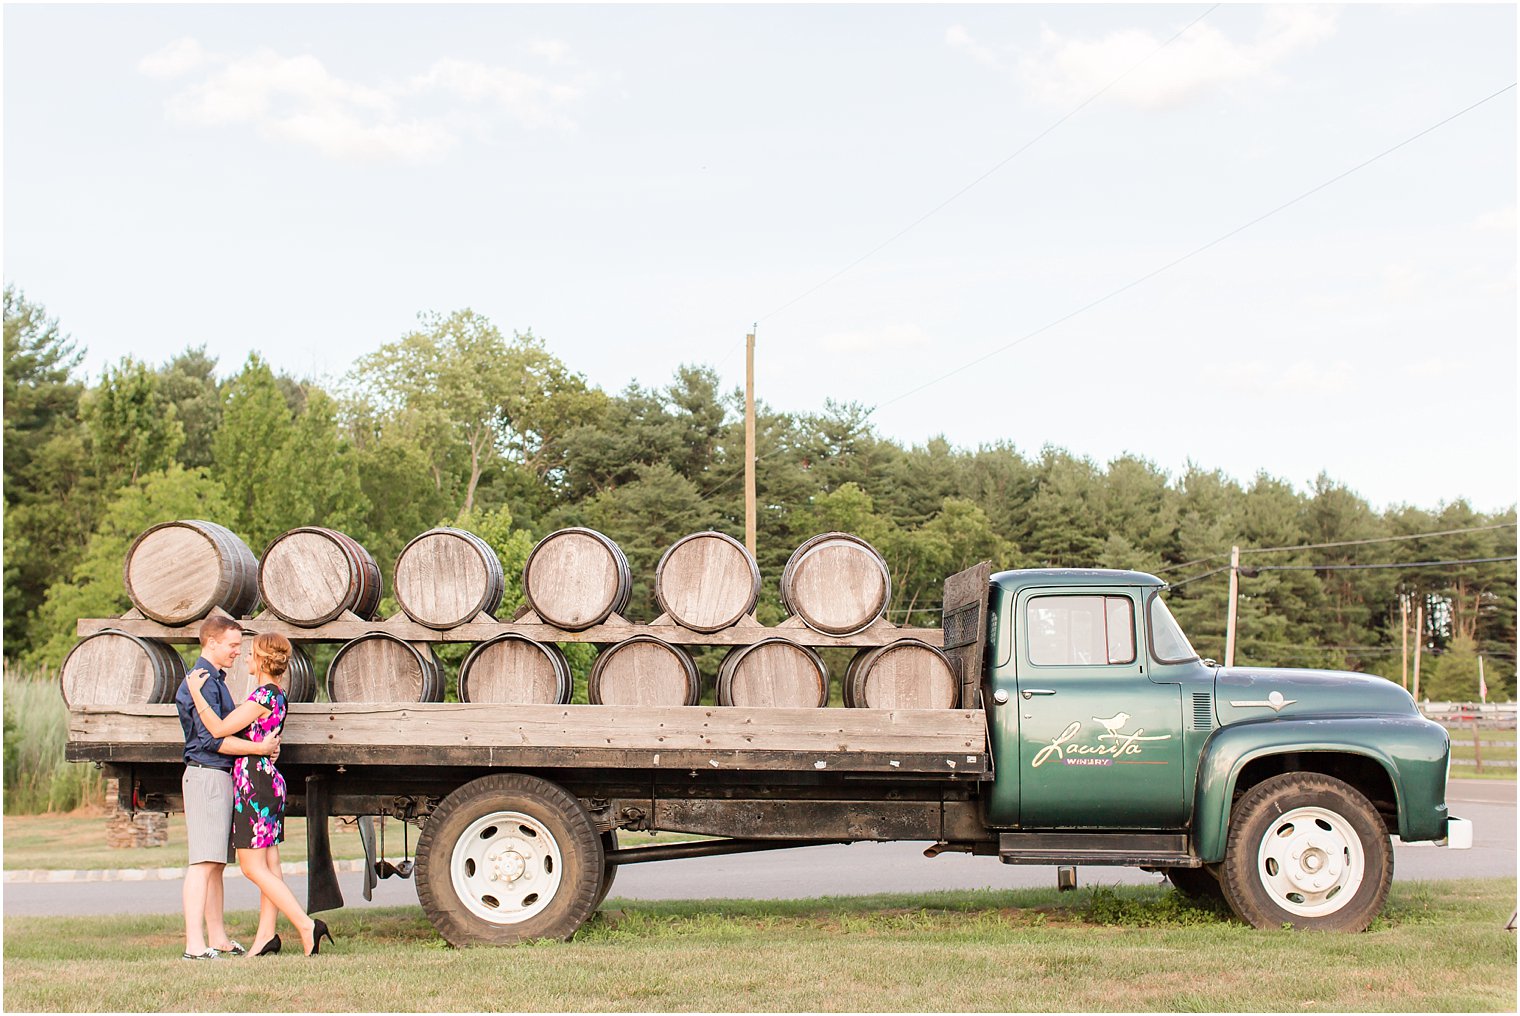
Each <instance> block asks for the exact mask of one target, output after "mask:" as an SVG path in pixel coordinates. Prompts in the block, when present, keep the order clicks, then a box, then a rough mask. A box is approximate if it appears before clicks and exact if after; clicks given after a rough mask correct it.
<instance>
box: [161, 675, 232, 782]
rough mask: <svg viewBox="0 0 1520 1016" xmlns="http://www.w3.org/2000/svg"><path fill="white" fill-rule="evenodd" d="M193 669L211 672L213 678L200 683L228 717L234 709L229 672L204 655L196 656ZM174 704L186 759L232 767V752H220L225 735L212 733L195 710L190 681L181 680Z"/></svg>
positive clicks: (220, 712)
mask: <svg viewBox="0 0 1520 1016" xmlns="http://www.w3.org/2000/svg"><path fill="white" fill-rule="evenodd" d="M190 669H191V670H204V671H206V672H207V673H208V674H210V675H211V678H210V680H208V681H207V682H206V683H205V684H204V685H202V686H201V694H202V695H204V696H205V698H206V704H207V705H208V706H210V707H211V708H212V710H213V711H214V712H215V713H216V715H217V716H223V717H225V716H226V715H227V714H228V713H230V712H232V692H230V691H228V690H227V680H226V679H227V672H226V671H225V670H222V669H220V668H218V667H215V666H213V665H212V663H211V661H210V660H208V659H206V658H205V657H204V656H202V657H199V658H197V659H196V661H195V666H193V667H191V668H190ZM174 705H175V707H176V708H177V709H178V710H179V725H180V727H181V728H183V729H184V731H185V761H186V762H199V763H200V764H201V765H203V766H211V767H212V768H213V769H226V770H228V771H231V769H232V763H233V761H234V759H233V758H232V756H231V755H222V754H220V753H218V752H217V749H218V748H220V747H221V746H222V739H221V738H220V737H212V736H211V731H209V730H207V729H206V725H205V724H204V723H202V722H201V718H200V717H199V716H197V715H196V714H195V699H193V698H191V697H190V684H189V682H188V681H181V682H180V683H179V690H178V691H176V692H175V693H174Z"/></svg>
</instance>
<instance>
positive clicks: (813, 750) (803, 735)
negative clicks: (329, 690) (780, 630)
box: [67, 702, 992, 780]
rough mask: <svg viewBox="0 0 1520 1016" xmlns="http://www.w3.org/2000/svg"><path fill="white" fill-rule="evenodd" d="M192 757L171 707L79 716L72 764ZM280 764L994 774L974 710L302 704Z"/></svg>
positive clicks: (72, 720) (74, 714)
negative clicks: (184, 755)
mask: <svg viewBox="0 0 1520 1016" xmlns="http://www.w3.org/2000/svg"><path fill="white" fill-rule="evenodd" d="M183 750H184V735H183V733H182V732H181V730H180V725H179V718H178V716H177V714H176V712H175V708H174V706H173V705H132V706H109V707H105V706H89V705H81V706H75V707H73V708H72V709H70V711H69V741H68V746H67V757H68V759H69V760H70V761H90V762H110V763H134V764H135V763H173V764H179V763H180V762H181V760H182V758H183ZM280 761H281V764H282V765H285V764H294V765H301V766H326V765H337V766H344V765H348V766H369V765H394V766H407V767H427V766H478V767H486V768H498V767H499V768H533V769H541V768H552V769H592V768H599V769H644V770H667V771H687V770H697V771H701V772H722V771H729V772H735V771H739V772H743V771H758V772H766V771H772V772H778V771H779V772H784V771H805V772H814V773H819V774H823V773H829V772H840V773H857V774H859V773H869V774H876V775H880V776H889V777H890V776H891V775H893V774H917V775H920V776H923V775H929V774H932V775H935V776H939V777H942V778H948V779H955V780H968V779H969V780H985V779H991V777H992V761H991V755H990V754H989V751H988V744H987V728H986V716H985V714H984V713H983V712H982V711H981V710H976V709H912V710H895V709H843V708H824V709H757V708H745V707H735V706H672V707H647V706H646V707H636V706H606V705H567V706H561V705H519V706H503V705H488V704H478V703H382V702H371V703H304V704H292V705H291V706H290V713H289V717H288V718H287V720H286V723H285V733H284V735H283V738H282V745H281V756H280Z"/></svg>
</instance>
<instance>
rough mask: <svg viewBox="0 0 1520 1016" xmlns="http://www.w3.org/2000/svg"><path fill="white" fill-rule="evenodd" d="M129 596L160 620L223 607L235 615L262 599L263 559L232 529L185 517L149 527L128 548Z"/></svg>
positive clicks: (174, 621) (185, 619)
mask: <svg viewBox="0 0 1520 1016" xmlns="http://www.w3.org/2000/svg"><path fill="white" fill-rule="evenodd" d="M125 572H126V573H125V580H126V586H127V596H128V598H130V599H131V601H132V605H133V606H135V607H136V608H137V609H138V610H140V611H142V612H143V614H144V615H146V616H147V617H151V618H152V619H153V620H155V621H158V622H160V623H162V624H170V625H184V624H189V623H190V622H192V621H199V620H200V619H201V618H203V617H205V616H206V615H207V614H209V613H211V609H212V608H213V607H221V608H222V609H223V610H225V611H226V612H227V613H229V614H231V615H232V616H233V617H242V616H243V615H245V614H248V613H250V612H252V610H253V608H254V606H256V605H257V604H258V602H259V562H258V559H257V558H255V557H254V556H253V551H251V550H249V549H248V547H247V545H246V544H244V543H243V541H242V540H240V539H238V538H237V536H236V534H234V533H233V532H232V530H230V529H227V528H225V527H223V526H219V525H217V524H216V523H215V522H203V521H201V520H199V519H182V520H180V521H177V522H160V523H159V524H158V525H156V526H153V527H152V528H151V529H148V530H145V531H144V532H143V534H142V535H141V536H139V537H138V538H137V539H136V540H134V541H133V542H132V547H131V549H130V550H128V551H127V564H126V570H125Z"/></svg>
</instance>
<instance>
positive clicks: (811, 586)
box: [781, 533, 892, 635]
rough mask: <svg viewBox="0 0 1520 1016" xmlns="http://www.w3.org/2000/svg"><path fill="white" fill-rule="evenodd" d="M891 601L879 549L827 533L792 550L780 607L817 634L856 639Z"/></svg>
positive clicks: (889, 581) (784, 572)
mask: <svg viewBox="0 0 1520 1016" xmlns="http://www.w3.org/2000/svg"><path fill="white" fill-rule="evenodd" d="M891 599H892V577H891V576H890V575H889V574H888V573H887V563H886V562H885V561H883V560H882V557H881V555H880V554H878V553H877V552H876V548H874V547H872V546H871V545H870V544H869V543H867V542H866V541H864V540H862V539H861V538H860V537H858V536H852V535H850V534H849V533H823V534H822V535H820V536H815V537H813V538H812V539H811V540H808V541H807V542H806V543H804V544H803V545H802V546H800V547H798V548H797V549H796V550H794V551H793V552H792V556H791V557H790V558H789V559H788V560H787V562H786V568H785V569H783V570H782V572H781V603H782V605H783V606H785V607H786V609H787V611H788V612H790V613H792V614H795V615H796V616H797V617H799V618H801V619H802V622H803V623H804V624H806V625H807V626H808V627H809V628H812V629H814V630H815V631H821V632H823V633H824V634H826V635H853V634H855V633H856V632H858V631H861V630H862V629H865V628H868V627H870V626H871V624H872V623H873V622H875V621H876V619H877V618H879V617H881V616H882V615H883V614H884V613H885V612H886V609H887V603H888V602H889V601H890V600H891Z"/></svg>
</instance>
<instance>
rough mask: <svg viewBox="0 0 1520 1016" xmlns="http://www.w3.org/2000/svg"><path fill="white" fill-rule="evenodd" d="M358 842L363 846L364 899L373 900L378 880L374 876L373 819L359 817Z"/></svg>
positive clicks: (371, 816) (372, 817)
mask: <svg viewBox="0 0 1520 1016" xmlns="http://www.w3.org/2000/svg"><path fill="white" fill-rule="evenodd" d="M359 842H360V843H361V844H363V846H364V898H365V899H366V900H373V899H374V898H375V885H376V884H377V883H378V882H379V881H380V879H379V878H378V877H377V876H376V875H375V817H374V816H373V815H360V816H359Z"/></svg>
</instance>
